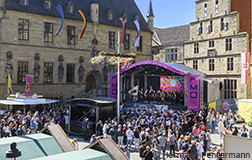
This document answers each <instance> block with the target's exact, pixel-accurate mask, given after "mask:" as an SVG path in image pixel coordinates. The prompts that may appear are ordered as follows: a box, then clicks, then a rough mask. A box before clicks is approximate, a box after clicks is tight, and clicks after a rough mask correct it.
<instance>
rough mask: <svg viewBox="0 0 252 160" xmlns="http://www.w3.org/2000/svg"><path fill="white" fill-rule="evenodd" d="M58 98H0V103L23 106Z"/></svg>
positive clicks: (46, 102) (52, 101)
mask: <svg viewBox="0 0 252 160" xmlns="http://www.w3.org/2000/svg"><path fill="white" fill-rule="evenodd" d="M56 102H58V100H50V99H44V98H36V99H33V98H30V97H27V98H24V97H19V98H7V100H0V104H4V105H12V106H17V105H18V106H24V105H38V104H50V103H56Z"/></svg>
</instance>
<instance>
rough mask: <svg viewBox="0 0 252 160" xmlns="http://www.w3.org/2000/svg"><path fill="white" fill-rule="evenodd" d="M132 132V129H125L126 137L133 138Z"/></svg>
mask: <svg viewBox="0 0 252 160" xmlns="http://www.w3.org/2000/svg"><path fill="white" fill-rule="evenodd" d="M132 134H133V131H132V130H130V129H128V130H127V131H126V135H127V139H133V136H132Z"/></svg>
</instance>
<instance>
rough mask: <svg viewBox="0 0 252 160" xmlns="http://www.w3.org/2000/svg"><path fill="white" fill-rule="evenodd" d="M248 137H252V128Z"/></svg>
mask: <svg viewBox="0 0 252 160" xmlns="http://www.w3.org/2000/svg"><path fill="white" fill-rule="evenodd" d="M249 138H252V128H250V130H249Z"/></svg>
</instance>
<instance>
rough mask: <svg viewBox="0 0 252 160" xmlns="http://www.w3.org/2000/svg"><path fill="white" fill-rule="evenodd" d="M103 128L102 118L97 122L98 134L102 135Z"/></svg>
mask: <svg viewBox="0 0 252 160" xmlns="http://www.w3.org/2000/svg"><path fill="white" fill-rule="evenodd" d="M102 128H103V124H102V120H99V122H97V123H96V126H95V130H96V135H97V136H101V131H102Z"/></svg>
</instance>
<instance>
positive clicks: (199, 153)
mask: <svg viewBox="0 0 252 160" xmlns="http://www.w3.org/2000/svg"><path fill="white" fill-rule="evenodd" d="M196 141H197V144H196V147H197V153H198V159H201V158H202V153H203V152H204V148H203V146H202V145H203V144H204V143H202V142H201V141H200V139H197V140H196Z"/></svg>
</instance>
